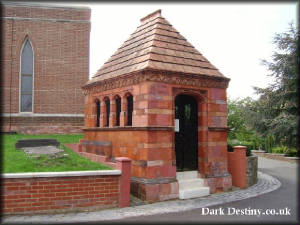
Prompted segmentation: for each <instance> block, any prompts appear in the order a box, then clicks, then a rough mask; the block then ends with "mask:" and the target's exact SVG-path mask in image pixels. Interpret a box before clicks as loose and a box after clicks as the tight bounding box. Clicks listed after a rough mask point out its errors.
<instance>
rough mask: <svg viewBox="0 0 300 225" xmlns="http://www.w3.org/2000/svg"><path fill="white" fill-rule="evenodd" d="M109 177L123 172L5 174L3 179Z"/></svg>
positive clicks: (90, 171) (2, 176) (91, 171)
mask: <svg viewBox="0 0 300 225" xmlns="http://www.w3.org/2000/svg"><path fill="white" fill-rule="evenodd" d="M99 175H103V176H109V175H121V170H88V171H68V172H34V173H4V174H2V175H1V178H33V177H76V176H99Z"/></svg>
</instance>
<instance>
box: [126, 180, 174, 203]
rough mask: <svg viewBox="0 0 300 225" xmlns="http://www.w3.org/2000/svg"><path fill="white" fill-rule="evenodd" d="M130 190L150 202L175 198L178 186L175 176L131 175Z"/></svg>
mask: <svg viewBox="0 0 300 225" xmlns="http://www.w3.org/2000/svg"><path fill="white" fill-rule="evenodd" d="M130 192H131V194H132V195H134V196H136V197H137V198H139V199H141V200H143V201H146V202H149V203H152V202H158V201H165V200H170V199H177V198H178V196H179V186H178V182H177V180H176V178H157V179H145V178H138V177H131V183H130Z"/></svg>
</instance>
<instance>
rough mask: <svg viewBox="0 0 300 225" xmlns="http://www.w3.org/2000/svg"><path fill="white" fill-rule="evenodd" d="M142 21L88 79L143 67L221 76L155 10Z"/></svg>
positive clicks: (103, 77) (123, 72)
mask: <svg viewBox="0 0 300 225" xmlns="http://www.w3.org/2000/svg"><path fill="white" fill-rule="evenodd" d="M141 22H142V24H141V25H140V26H138V28H137V30H136V31H135V32H134V33H133V34H131V36H130V37H129V39H128V40H127V41H125V42H124V43H123V45H122V46H121V47H120V48H119V49H118V50H117V51H116V52H115V53H114V54H113V55H112V56H111V57H110V58H109V60H108V61H107V62H106V63H105V64H104V65H103V66H102V67H101V68H100V69H99V70H98V71H97V73H96V74H95V75H94V76H93V78H92V79H91V80H90V81H89V82H88V83H87V84H91V83H94V82H97V81H100V80H105V79H109V78H112V77H117V76H121V75H124V74H127V73H132V72H137V71H140V70H145V69H155V70H162V71H174V72H181V73H189V74H199V75H206V76H214V77H223V78H225V76H224V75H223V74H221V73H220V72H219V71H218V69H217V68H216V67H215V66H213V65H212V64H211V63H210V62H209V61H208V60H207V59H206V58H205V57H204V56H203V55H201V53H200V52H199V51H198V50H197V49H195V48H194V47H193V46H192V45H191V44H190V43H189V42H188V41H187V40H186V39H185V38H184V37H183V36H182V35H181V34H180V33H179V32H178V31H177V30H176V29H174V28H173V27H172V25H171V24H170V23H169V22H168V21H167V20H165V19H164V18H163V17H162V16H161V10H157V11H155V12H153V13H151V14H150V15H148V16H146V17H144V18H142V19H141Z"/></svg>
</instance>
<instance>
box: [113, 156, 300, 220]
mask: <svg viewBox="0 0 300 225" xmlns="http://www.w3.org/2000/svg"><path fill="white" fill-rule="evenodd" d="M258 167H259V170H260V171H261V172H264V173H267V174H270V175H272V176H273V177H275V178H277V179H278V180H280V182H281V186H280V187H279V188H278V189H276V190H274V191H272V192H269V193H265V194H262V195H258V196H256V197H254V198H247V199H242V200H240V201H232V202H228V203H223V204H219V205H214V206H209V207H207V208H198V207H195V209H191V210H186V211H184V212H180V211H178V212H173V213H165V214H164V215H151V216H139V217H131V218H125V219H122V220H114V221H113V222H115V223H124V222H125V223H129V224H132V223H134V222H141V221H143V223H147V222H152V223H155V222H159V223H166V222H167V223H172V224H176V223H184V224H186V223H195V222H196V223H202V224H209V223H216V222H218V223H228V224H233V223H237V224H242V223H245V222H247V223H250V224H254V223H258V224H259V223H268V224H271V223H272V224H273V223H274V224H287V223H289V224H300V223H299V221H300V219H299V197H298V195H297V193H298V191H299V183H298V165H297V164H295V163H289V162H284V161H278V160H272V159H267V158H261V157H259V160H258ZM240 194H242V195H243V194H245V193H240ZM245 209H247V210H248V209H250V210H252V211H250V210H249V211H248V212H247V214H246V213H244V215H241V213H240V214H239V215H238V214H237V213H231V212H232V211H235V212H238V210H241V211H240V212H242V210H244V212H245V211H246V210H245ZM280 209H284V210H283V211H285V212H288V213H285V214H283V215H280V213H279V212H280V211H279V210H280ZM207 210H210V211H211V212H217V213H214V214H212V215H209V214H208V215H207V214H206V212H207ZM222 210H223V211H224V214H221V213H220V211H222ZM254 210H256V211H258V210H260V211H261V214H260V215H259V214H258V213H256V214H255V211H254ZM270 210H272V211H273V212H274V211H275V214H273V215H272V211H270ZM203 211H204V212H203ZM223 211H222V212H223ZM229 211H230V213H229ZM249 212H250V213H249ZM251 212H254V213H253V214H252V215H251ZM270 212H271V214H270ZM216 214H217V215H216ZM268 214H269V215H268Z"/></svg>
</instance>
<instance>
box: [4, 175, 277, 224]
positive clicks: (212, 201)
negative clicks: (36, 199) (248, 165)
mask: <svg viewBox="0 0 300 225" xmlns="http://www.w3.org/2000/svg"><path fill="white" fill-rule="evenodd" d="M280 186H281V182H280V181H279V180H278V179H276V178H274V177H272V176H269V175H267V174H264V173H261V172H259V173H258V183H257V184H255V185H253V186H251V187H250V188H248V189H246V190H237V191H232V192H226V193H219V194H213V195H210V196H208V197H202V198H197V199H189V200H171V201H165V202H158V203H153V204H147V205H141V206H135V207H128V208H122V209H108V210H102V211H97V212H86V213H67V214H56V215H34V216H9V217H5V218H3V220H2V223H22V224H24V223H59V224H61V223H78V222H81V223H82V222H89V223H91V222H92V223H93V222H99V221H109V220H122V221H123V220H124V219H125V218H137V217H141V216H142V217H143V216H151V215H156V216H158V217H159V215H160V214H164V215H165V214H167V213H176V212H184V211H189V210H194V209H200V208H203V207H211V206H215V205H220V204H225V203H229V202H233V201H238V200H243V199H248V198H252V197H255V196H258V195H262V194H265V193H268V192H271V191H274V190H276V189H278V188H279V187H280Z"/></svg>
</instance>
